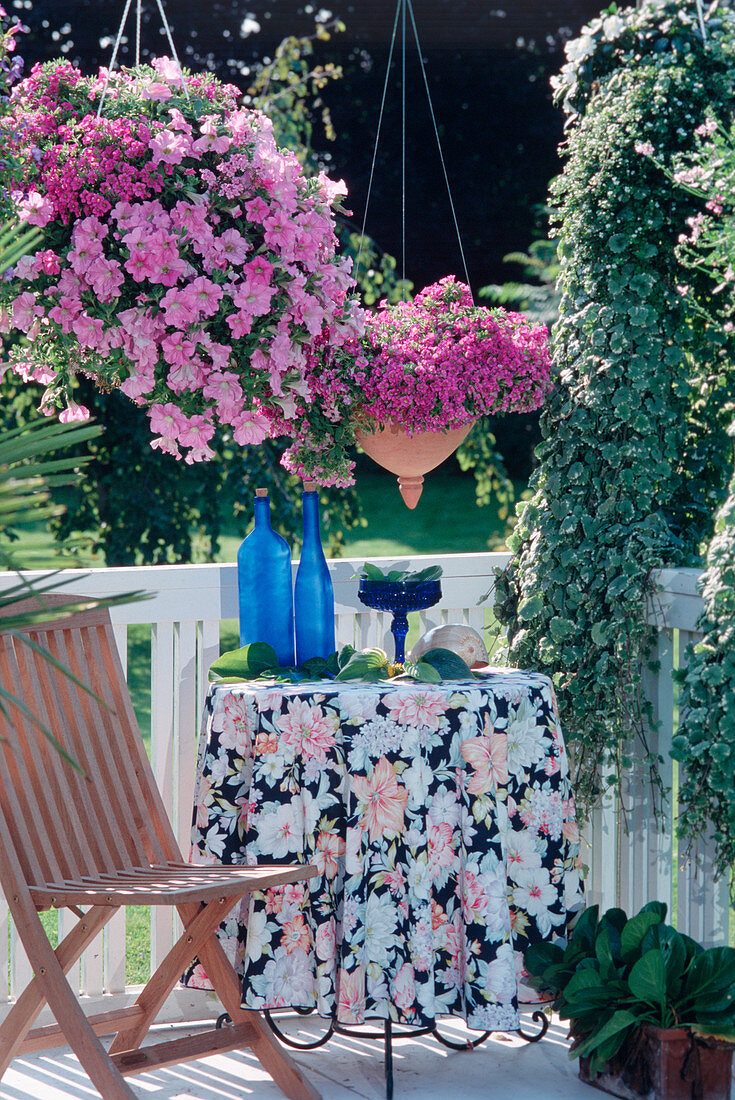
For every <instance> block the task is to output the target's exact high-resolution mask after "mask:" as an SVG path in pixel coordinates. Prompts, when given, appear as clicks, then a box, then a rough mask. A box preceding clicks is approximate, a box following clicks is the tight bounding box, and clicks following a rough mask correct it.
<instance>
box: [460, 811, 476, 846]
mask: <svg viewBox="0 0 735 1100" xmlns="http://www.w3.org/2000/svg"><path fill="white" fill-rule="evenodd" d="M476 826H477V822H476V821H475V819H474V817H473V816H472V813H471V812H470V810H469V809H468V808H467V806H462V807H460V812H459V827H460V832H461V833H462V843H463V844H464V845H465V847H467V848H471V847H472V841H473V840H474V837H475V835H476V833H477V827H476Z"/></svg>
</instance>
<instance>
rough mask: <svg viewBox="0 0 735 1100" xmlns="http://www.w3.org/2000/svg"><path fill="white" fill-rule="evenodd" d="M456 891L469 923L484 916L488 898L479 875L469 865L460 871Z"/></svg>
mask: <svg viewBox="0 0 735 1100" xmlns="http://www.w3.org/2000/svg"><path fill="white" fill-rule="evenodd" d="M456 893H457V894H458V895H459V898H460V901H461V904H462V915H463V917H464V919H465V920H466V921H467V922H468V923H472V921H475V920H477V919H478V918H480V917H482V915H483V913H484V912H485V909H486V908H487V898H486V897H485V891H484V889H483V885H482V881H481V879H480V877H479V875H477V874H476V873H475V872H474V871H472V870H470V868H469V867H465V868H463V869H462V871H461V872H460V874H459V880H458V882H457V888H456Z"/></svg>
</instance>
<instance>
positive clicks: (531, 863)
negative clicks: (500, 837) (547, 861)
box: [505, 830, 541, 882]
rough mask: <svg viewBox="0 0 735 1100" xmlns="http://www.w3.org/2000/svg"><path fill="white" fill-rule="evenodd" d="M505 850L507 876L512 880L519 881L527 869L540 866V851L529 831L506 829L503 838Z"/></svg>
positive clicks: (534, 868)
mask: <svg viewBox="0 0 735 1100" xmlns="http://www.w3.org/2000/svg"><path fill="white" fill-rule="evenodd" d="M505 852H506V860H507V868H508V878H509V879H510V880H511V881H512V882H521V881H522V879H521V877H520V876H521V875H522V874H523V873H524V872H526V871H529V870H538V868H539V867H540V866H541V852H540V851H539V846H538V841H537V839H536V837H535V836H533V834H531V833H526V832H515V831H510V830H509V831H508V834H507V836H506V838H505Z"/></svg>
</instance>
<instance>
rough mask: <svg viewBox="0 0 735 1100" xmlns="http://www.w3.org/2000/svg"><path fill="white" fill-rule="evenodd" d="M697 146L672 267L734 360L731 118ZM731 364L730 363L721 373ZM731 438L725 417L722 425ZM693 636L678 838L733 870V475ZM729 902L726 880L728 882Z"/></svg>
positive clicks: (684, 695) (706, 130)
mask: <svg viewBox="0 0 735 1100" xmlns="http://www.w3.org/2000/svg"><path fill="white" fill-rule="evenodd" d="M697 137H698V138H699V145H698V147H697V149H696V150H695V151H694V153H693V154H692V155H691V156H688V157H686V158H684V159H683V160H682V161H681V162H680V163H679V164H678V165H677V167H676V171H675V173H674V180H675V182H678V183H679V184H680V185H681V186H683V187H686V188H688V189H689V190H690V191H691V192H692V193H693V194H695V195H699V196H700V197H701V198H702V200H703V210H702V211H701V212H700V213H698V214H696V215H695V216H694V217H693V218H692V219H691V221H690V225H689V231H688V233H687V234H685V235H684V236H683V239H682V240H681V241H680V242H679V249H678V251H679V256H680V259H681V260H682V263H683V264H684V265H685V266H687V267H689V268H690V269H691V270H693V271H698V272H703V273H705V274H706V275H708V276H709V277H710V279H711V284H710V285H711V293H709V294H708V295H707V297H706V298H704V299H701V298H699V299H694V294H693V289H692V288H691V287H690V286H688V285H687V284H684V287H686V290H685V293H686V296H687V297H689V298H692V299H693V300H694V302H695V304H696V305H697V306H698V307H699V308H701V310H702V311H703V313H704V314H705V316H706V318H707V320H708V322H709V324H711V326H712V327H713V328H714V330H715V331H719V333H720V334H721V337H722V340H723V343H724V344H725V346H726V347H728V351H729V359H730V364H734V363H735V119H734V120H732V121H731V122H730V126H729V128H725V127H718V126H717V125H716V123H715V122H714V120H713V119H708V120H707V121H706V122H705V123H704V124H703V125H702V126H701V127H699V128H698V134H697ZM732 373H733V366H732V365H731V367H730V374H731V375H732ZM730 435H731V436H733V437H734V438H735V421H734V422H733V424H732V425H731V427H730ZM701 587H702V595H703V598H704V611H703V613H702V616H701V617H700V620H699V623H698V626H699V629H700V630H701V631H702V633H703V635H704V636H703V638H702V640H701V641H700V642H698V643H697V644H696V645H690V646H689V647H688V650H687V662H686V666H685V667H684V668H683V669H682V670H681V671H680V672H679V673H678V679H679V681H680V683H681V685H682V686H681V694H680V697H679V713H680V721H679V729H678V732H677V736H676V737H675V739H674V745H673V755H674V757H675V758H676V759H677V760H678V761H679V762H680V763H681V764H682V765H683V770H682V773H681V780H680V787H679V797H680V799H681V801H682V803H683V806H684V812H683V813H682V814H681V815H680V817H679V835H680V837H682V838H683V839H684V840H685V841H689V842H691V843H695V842H696V841H697V840H698V839H700V838H703V837H708V836H710V835H712V836H713V837H714V840H715V844H716V868H717V872H718V873H719V874H724V875H728V874H729V872H730V869H731V868H732V866H733V864H735V471H734V472H733V477H732V480H731V482H730V495H729V497H728V499H727V500H726V502H725V504H724V505H723V507H722V508H721V509H720V511H719V513H718V515H717V520H716V523H715V534H714V536H713V538H712V541H711V543H710V545H709V548H708V551H707V559H706V568H705V571H704V575H703V577H702V585H701ZM732 887H733V900H734V901H735V881H733V883H732Z"/></svg>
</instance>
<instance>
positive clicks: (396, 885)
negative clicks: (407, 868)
mask: <svg viewBox="0 0 735 1100" xmlns="http://www.w3.org/2000/svg"><path fill="white" fill-rule="evenodd" d="M384 878H385V885H386V886H387V887H388V889H389V890H390V892H391V894H396V895H397V896H403V895H404V894H405V893H406V876H405V875H404V873H403V868H402V867H394V868H393V869H392V870H390V871H386V873H385V876H384Z"/></svg>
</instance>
